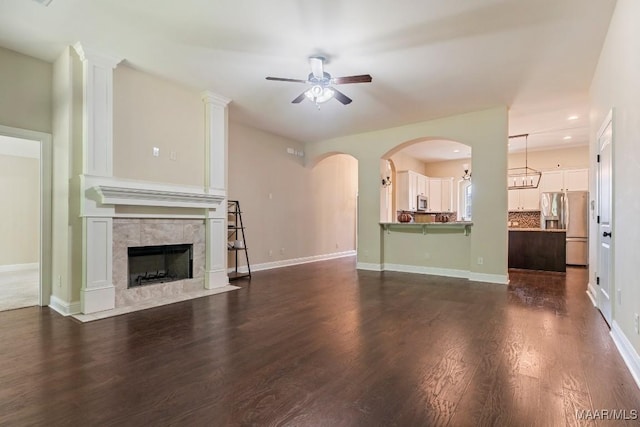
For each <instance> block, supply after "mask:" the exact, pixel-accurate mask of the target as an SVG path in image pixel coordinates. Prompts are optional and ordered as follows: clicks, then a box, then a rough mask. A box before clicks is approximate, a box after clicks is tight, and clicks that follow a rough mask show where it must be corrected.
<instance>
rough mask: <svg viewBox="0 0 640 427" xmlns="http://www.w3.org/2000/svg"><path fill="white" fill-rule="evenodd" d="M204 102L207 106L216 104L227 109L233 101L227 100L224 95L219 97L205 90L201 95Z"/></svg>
mask: <svg viewBox="0 0 640 427" xmlns="http://www.w3.org/2000/svg"><path fill="white" fill-rule="evenodd" d="M201 96H202V100H203V101H204V102H205V103H207V104H215V105H219V106H221V107H226V106H227V105H229V103H230V102H231V99H229V98H225V97H224V96H222V95H218V94H217V93H214V92H212V91H210V90H205V91H204V92H202V94H201Z"/></svg>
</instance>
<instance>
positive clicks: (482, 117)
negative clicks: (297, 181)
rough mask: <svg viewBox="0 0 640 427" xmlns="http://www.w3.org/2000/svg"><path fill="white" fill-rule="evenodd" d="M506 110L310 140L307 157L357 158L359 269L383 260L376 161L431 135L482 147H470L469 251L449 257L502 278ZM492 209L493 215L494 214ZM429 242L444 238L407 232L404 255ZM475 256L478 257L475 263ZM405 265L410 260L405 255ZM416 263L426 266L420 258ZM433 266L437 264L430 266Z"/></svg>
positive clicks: (490, 277)
mask: <svg viewBox="0 0 640 427" xmlns="http://www.w3.org/2000/svg"><path fill="white" fill-rule="evenodd" d="M507 124H508V119H507V109H506V107H497V108H493V109H489V110H484V111H478V112H474V113H468V114H461V115H458V116H452V117H447V118H443V119H438V120H432V121H427V122H422V123H416V124H413V125H408V126H402V127H397V128H391V129H385V130H381V131H374V132H367V133H362V134H357V135H351V136H347V137H342V138H335V139H331V140H326V141H320V142H314V143H309V144H307V145H306V148H305V149H306V151H307V161H309V162H311V163H313V162H314V161H315V159H317V158H321V157H322V156H325V155H326V154H327V153H337V152H342V153H347V154H351V155H353V156H354V157H355V158H357V159H358V182H359V187H358V193H359V202H358V203H359V206H358V213H359V215H358V264H359V266H361V267H362V268H380V267H381V265H382V264H383V263H384V262H385V260H386V256H385V248H384V236H383V235H382V232H381V229H380V225H379V219H380V159H381V158H388V157H390V156H393V155H394V154H395V153H396V152H398V151H399V150H401V149H402V148H403V147H405V146H408V145H410V144H412V143H414V142H418V141H423V140H428V139H429V138H430V137H432V138H437V139H449V140H453V141H458V142H461V143H463V144H466V145H469V146H470V147H472V149H474V148H475V147H482V149H478V150H474V151H473V161H472V169H473V173H474V184H475V187H474V189H475V191H474V193H473V194H474V195H473V197H474V200H473V206H474V211H473V215H474V219H473V221H474V225H473V231H472V232H471V236H469V237H466V240H465V241H464V242H465V243H464V244H465V245H468V251H467V250H465V251H461V252H460V253H459V254H454V255H452V256H456V257H459V258H460V260H459V261H460V262H458V260H456V261H451V262H452V263H455V265H465V266H466V267H467V270H469V271H471V273H472V275H474V276H476V277H483V278H485V279H488V280H493V279H495V280H504V279H506V275H507V227H506V223H507V149H506V147H507V137H508V135H507ZM496 212H497V213H496ZM427 238H429V239H432V241H433V242H438V241H440V240H441V243H442V244H443V245H446V244H447V243H446V242H447V241H448V237H447V236H439V235H435V234H434V235H428V236H423V235H422V234H420V235H412V236H411V237H410V243H408V244H407V245H406V246H405V247H404V249H403V250H404V252H405V253H415V252H419V251H421V245H423V244H424V239H427ZM478 258H482V259H483V263H482V264H478V263H477V260H478ZM405 259H406V263H411V262H415V260H412V259H411V257H410V256H407V257H405ZM420 265H426V263H425V261H424V258H423V259H422V260H421V263H420ZM433 267H438V266H437V265H436V266H433Z"/></svg>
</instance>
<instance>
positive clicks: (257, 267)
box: [227, 251, 356, 273]
mask: <svg viewBox="0 0 640 427" xmlns="http://www.w3.org/2000/svg"><path fill="white" fill-rule="evenodd" d="M355 254H356V251H344V252H334V253H331V254H323V255H312V256H308V257H302V258H292V259H283V260H280V261H273V262H265V263H262V264H252V265H251V271H261V270H271V269H273V268H282V267H290V266H292V265H300V264H308V263H310V262H318V261H326V260H329V259H337V258H345V257H350V256H354V255H355ZM227 271H228V272H229V273H231V272H232V271H235V270H234V269H232V268H230V269H228V270H227ZM247 271H248V270H247V267H246V266H241V267H240V268H238V272H240V273H246V272H247Z"/></svg>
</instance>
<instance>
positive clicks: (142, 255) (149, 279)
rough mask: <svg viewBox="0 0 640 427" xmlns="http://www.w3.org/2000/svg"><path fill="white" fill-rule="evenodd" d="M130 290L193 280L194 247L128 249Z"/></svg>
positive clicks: (158, 246) (185, 245)
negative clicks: (156, 284) (155, 284)
mask: <svg viewBox="0 0 640 427" xmlns="http://www.w3.org/2000/svg"><path fill="white" fill-rule="evenodd" d="M127 255H128V264H129V275H128V276H129V277H128V279H129V280H128V285H127V287H128V288H135V287H138V286H145V285H151V284H154V283H166V282H173V281H177V280H183V279H191V278H193V245H192V244H180V245H157V246H135V247H129V248H127Z"/></svg>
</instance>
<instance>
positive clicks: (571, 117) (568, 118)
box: [567, 114, 578, 120]
mask: <svg viewBox="0 0 640 427" xmlns="http://www.w3.org/2000/svg"><path fill="white" fill-rule="evenodd" d="M567 120H578V116H576V115H575V114H574V115H572V116H569V117H567Z"/></svg>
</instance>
